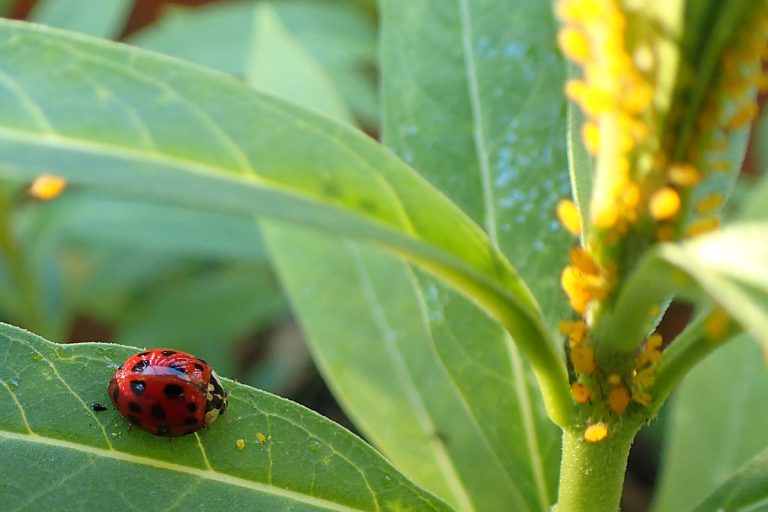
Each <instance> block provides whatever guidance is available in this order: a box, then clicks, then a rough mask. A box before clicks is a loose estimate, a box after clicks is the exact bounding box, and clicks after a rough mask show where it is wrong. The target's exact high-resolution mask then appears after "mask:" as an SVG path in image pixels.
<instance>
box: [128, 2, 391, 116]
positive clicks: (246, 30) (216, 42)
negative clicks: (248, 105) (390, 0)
mask: <svg viewBox="0 0 768 512" xmlns="http://www.w3.org/2000/svg"><path fill="white" fill-rule="evenodd" d="M266 3H267V2H258V3H257V2H215V3H210V4H207V5H203V6H200V7H195V8H189V7H181V6H171V7H169V8H168V9H167V10H166V11H165V13H164V16H162V17H161V18H160V20H158V21H157V22H155V23H153V24H152V25H150V26H149V27H147V28H145V29H143V30H141V31H139V32H137V33H136V34H134V35H132V36H131V37H130V38H129V39H128V41H129V42H130V43H131V44H135V45H137V46H140V47H142V48H147V49H150V50H155V51H159V52H163V53H166V54H168V55H174V56H176V57H181V58H183V59H187V60H190V61H192V62H196V63H198V64H202V65H204V66H208V67H211V68H213V69H219V70H221V71H225V72H227V73H231V74H233V75H236V76H240V77H243V78H245V77H247V76H248V74H249V68H251V67H252V61H253V57H254V51H255V50H256V49H257V48H258V46H259V44H258V40H259V39H260V38H262V37H263V35H262V34H260V33H259V31H260V24H261V23H262V21H263V20H262V19H261V16H262V14H261V13H260V9H261V8H262V7H263V6H264V4H266ZM270 7H271V9H270V10H272V9H274V14H276V15H277V17H278V18H279V23H280V24H281V25H284V29H285V30H286V31H287V32H288V33H289V34H290V36H291V37H292V38H293V39H294V42H293V43H292V44H294V45H296V46H298V47H301V48H302V49H303V50H304V51H306V52H308V53H309V54H310V55H311V56H312V58H313V59H314V60H316V61H317V62H318V63H320V64H321V65H322V66H323V67H325V68H326V69H327V70H328V71H329V74H330V80H331V81H332V82H333V83H334V84H335V86H336V87H338V89H339V90H340V91H341V93H342V95H343V96H344V98H345V99H346V101H347V102H348V104H349V106H350V107H351V109H352V110H353V111H354V113H355V115H356V116H357V117H358V119H361V120H362V121H363V122H364V123H365V124H366V125H371V126H375V124H376V122H377V119H378V102H377V99H376V91H375V84H374V80H373V76H374V74H375V73H374V60H375V53H376V52H375V47H376V45H375V39H376V31H375V24H374V22H373V20H372V19H370V18H369V17H367V16H365V15H364V13H363V12H361V11H362V10H363V9H361V8H360V7H355V6H353V5H352V3H351V2H327V1H325V0H298V1H296V0H292V1H289V2H285V1H279V2H273V3H270ZM262 12H263V11H262ZM200 34H205V37H200ZM259 51H262V50H259ZM279 53H281V52H275V55H277V54H279ZM316 65H317V64H312V66H313V67H314V66H316ZM286 67H287V66H286ZM294 73H295V71H294V72H291V71H288V72H287V73H286V76H287V75H293V74H294ZM281 75H282V74H281ZM270 78H271V79H272V80H279V79H280V76H277V77H270ZM289 85H290V87H291V88H293V87H299V86H301V85H302V83H301V82H300V83H296V84H289Z"/></svg>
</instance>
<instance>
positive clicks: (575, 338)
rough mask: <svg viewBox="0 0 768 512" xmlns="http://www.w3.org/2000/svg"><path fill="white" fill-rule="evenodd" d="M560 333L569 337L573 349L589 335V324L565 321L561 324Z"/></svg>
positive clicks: (581, 321) (580, 321)
mask: <svg viewBox="0 0 768 512" xmlns="http://www.w3.org/2000/svg"><path fill="white" fill-rule="evenodd" d="M560 332H562V333H563V334H566V335H567V336H568V341H569V343H570V345H571V347H575V346H576V345H578V344H579V343H581V342H582V341H584V337H585V336H586V334H587V324H586V323H585V322H584V321H583V320H573V321H572V320H564V321H562V322H560Z"/></svg>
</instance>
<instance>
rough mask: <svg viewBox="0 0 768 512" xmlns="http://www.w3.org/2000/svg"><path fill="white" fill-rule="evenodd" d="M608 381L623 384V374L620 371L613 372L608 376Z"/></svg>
mask: <svg viewBox="0 0 768 512" xmlns="http://www.w3.org/2000/svg"><path fill="white" fill-rule="evenodd" d="M608 383H609V384H613V385H614V386H617V385H619V384H621V375H619V374H618V373H612V374H610V375H609V376H608Z"/></svg>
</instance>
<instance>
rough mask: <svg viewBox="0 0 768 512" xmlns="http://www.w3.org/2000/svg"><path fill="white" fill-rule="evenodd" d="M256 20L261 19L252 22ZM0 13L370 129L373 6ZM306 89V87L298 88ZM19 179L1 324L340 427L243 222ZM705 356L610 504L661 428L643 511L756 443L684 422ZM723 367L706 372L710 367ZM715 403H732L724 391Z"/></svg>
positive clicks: (748, 176)
mask: <svg viewBox="0 0 768 512" xmlns="http://www.w3.org/2000/svg"><path fill="white" fill-rule="evenodd" d="M264 5H268V6H269V7H270V8H269V9H264V8H261V7H263V6H264ZM267 14H268V15H269V16H272V17H273V18H270V20H265V19H259V17H265V16H266V15H267ZM0 15H2V16H5V17H10V18H15V19H26V20H29V21H35V22H39V23H44V24H48V25H52V26H56V27H60V28H65V29H68V30H74V31H79V32H82V33H86V34H89V35H94V36H98V37H103V38H107V39H113V40H118V41H122V42H125V43H127V44H131V45H136V46H139V47H142V48H145V49H149V50H154V51H158V52H161V53H166V54H168V55H172V56H174V57H178V58H182V59H186V60H189V61H192V62H194V63H196V64H199V65H201V66H206V67H210V68H214V69H217V70H219V71H222V72H224V73H229V74H232V75H234V76H236V77H239V78H241V79H242V80H244V81H246V82H247V83H251V84H258V83H261V84H265V83H267V85H268V87H267V88H268V89H270V90H282V91H284V94H283V95H284V96H286V97H288V98H291V97H294V96H295V97H300V98H303V99H304V100H306V98H311V97H312V95H313V94H316V95H317V96H318V101H326V102H327V101H328V98H330V97H337V98H340V101H341V103H342V104H340V105H335V106H333V110H334V111H335V112H346V114H345V115H341V116H339V117H341V118H342V120H344V121H346V122H352V123H354V124H356V125H357V126H358V127H359V128H361V129H362V130H364V131H365V132H367V133H368V134H370V135H371V136H373V137H376V136H377V134H378V128H379V106H378V98H377V88H378V83H377V79H378V77H377V48H376V42H377V23H378V18H377V7H376V0H272V1H270V2H259V1H256V0H253V1H249V0H36V1H35V0H0ZM277 39H279V40H277ZM297 56H299V57H300V58H299V57H297ZM307 56H309V57H310V58H311V61H312V62H314V64H316V66H317V69H312V70H308V71H307V73H308V76H311V77H312V80H307V81H306V82H303V81H302V80H297V79H296V76H297V74H296V73H297V71H296V70H295V69H292V71H291V72H290V73H286V74H285V76H287V77H290V78H291V79H290V80H285V81H284V83H281V82H280V80H281V78H282V76H283V75H281V74H275V75H274V76H271V77H259V78H258V79H255V77H254V76H253V75H252V73H253V70H254V69H259V68H261V69H263V68H264V59H269V60H270V64H271V66H267V67H268V68H271V69H274V67H275V66H278V68H279V66H285V67H286V69H290V68H291V67H292V65H293V63H294V62H296V61H300V62H302V63H303V64H304V65H305V66H306V63H307V62H308V60H307ZM318 77H326V80H325V82H322V81H318ZM265 81H266V82H265ZM309 83H311V84H313V85H312V86H311V87H314V88H315V89H314V90H307V87H308V85H307V84H309ZM296 88H299V89H301V88H304V89H302V90H296ZM326 107H327V105H326ZM326 110H327V109H326ZM752 138H753V140H752V144H751V148H752V149H751V150H750V152H749V156H748V160H747V163H746V166H745V169H744V172H743V173H742V177H741V179H740V181H739V183H738V184H737V188H736V190H735V192H734V195H733V200H732V203H731V206H730V210H729V211H730V212H734V211H736V210H737V209H738V204H739V197H741V196H743V195H744V194H743V193H744V191H746V190H748V189H749V188H750V186H751V184H752V183H753V182H754V180H755V179H756V174H757V170H760V171H762V170H763V169H765V167H766V164H768V149H766V148H768V145H767V144H766V142H768V116H763V117H762V118H761V119H759V120H758V122H757V125H756V127H755V130H754V132H753V137H752ZM28 188H29V183H8V182H4V183H0V320H2V321H4V322H8V323H11V324H14V325H18V326H21V327H24V328H27V329H29V330H31V331H33V332H35V333H37V334H40V335H42V336H44V337H46V338H48V339H50V340H53V341H58V342H62V343H71V342H79V341H113V342H117V343H124V344H128V345H136V346H146V347H157V346H169V347H175V348H178V349H182V350H187V351H190V352H193V353H195V354H198V355H200V356H202V357H204V358H206V359H208V360H209V361H210V362H211V363H212V364H213V366H214V367H215V368H217V370H218V371H219V372H220V373H221V374H222V375H226V376H229V377H233V378H236V379H238V380H240V381H242V382H245V383H247V384H250V385H253V386H256V387H259V388H262V389H265V390H267V391H270V392H273V393H276V394H279V395H282V396H286V397H289V398H292V399H294V400H297V401H299V402H301V403H303V404H305V405H307V406H309V407H311V408H313V409H315V410H318V411H319V412H321V413H323V414H325V415H326V416H329V417H331V418H332V419H334V420H336V421H339V422H341V423H342V424H344V425H346V426H348V427H351V424H350V422H349V421H348V420H346V418H345V417H344V416H343V413H342V412H341V411H340V409H339V408H338V406H337V405H336V404H335V402H334V400H333V398H332V397H331V396H330V393H329V392H328V390H327V388H326V386H325V385H324V383H323V382H322V379H321V378H320V377H319V375H318V373H317V371H316V370H315V369H314V366H313V365H312V362H311V359H310V356H309V352H308V350H307V348H306V345H305V343H304V340H303V338H302V335H301V332H300V330H299V329H298V327H297V325H296V323H295V321H294V320H293V319H292V317H291V314H290V310H289V304H288V301H287V299H286V297H285V296H284V295H283V293H282V292H281V290H280V285H279V283H278V280H277V278H276V275H275V272H274V271H273V268H272V265H271V262H270V258H269V254H268V251H267V250H266V247H265V244H264V243H263V241H262V239H261V236H260V234H259V232H258V229H255V221H254V219H248V218H235V217H231V216H223V215H215V214H211V213H207V212H201V211H196V210H191V209H190V210H185V209H182V208H177V207H167V206H162V205H156V204H155V205H152V204H146V203H139V202H130V201H128V200H126V199H125V198H116V197H115V198H110V197H105V196H104V195H103V194H100V195H95V194H92V193H89V192H88V191H87V190H78V189H76V188H68V189H67V190H66V191H65V193H64V194H62V195H61V196H60V197H57V198H55V199H53V200H50V201H41V200H39V199H36V198H34V197H32V196H31V195H30V194H29V192H28ZM689 316H690V308H688V307H687V306H686V305H685V304H673V306H672V307H671V308H670V310H669V313H668V314H667V316H666V318H665V320H664V322H663V323H662V326H661V328H660V329H661V332H662V333H663V335H664V336H663V337H664V339H671V338H672V337H673V336H674V334H675V333H677V332H679V331H680V330H681V329H682V328H683V327H684V326H685V324H686V322H687V321H688V319H689ZM750 350H754V347H751V346H750V345H748V344H745V343H737V344H735V345H734V346H733V347H731V348H729V350H728V351H721V352H722V354H720V353H718V354H717V355H716V356H715V357H718V358H721V359H722V361H723V362H729V361H730V362H733V361H739V360H740V359H744V358H745V357H746V360H747V361H749V360H750V357H751V358H752V359H751V360H752V361H753V362H754V361H755V360H757V358H755V357H753V356H754V355H750V354H751V353H750ZM709 364H710V365H711V368H705V367H702V368H700V369H698V370H697V371H695V372H694V373H693V374H692V375H691V376H690V377H689V378H688V379H687V380H686V383H685V384H684V386H683V388H682V390H681V391H680V392H679V393H678V396H677V397H676V398H675V399H674V400H673V403H672V405H671V406H670V407H667V408H665V409H664V410H663V411H662V414H661V417H660V419H659V420H657V421H655V422H654V423H652V424H651V426H650V427H649V428H646V429H644V430H643V431H641V433H640V436H639V437H638V439H637V441H636V443H635V446H634V447H633V450H632V453H631V455H630V461H629V462H630V469H629V475H628V478H627V481H626V489H625V495H624V503H623V507H622V509H623V510H625V511H628V512H631V511H640V510H647V509H648V508H649V507H650V503H651V496H652V492H651V491H652V489H653V487H654V486H655V485H657V483H656V481H657V472H658V467H659V461H660V460H661V459H662V447H663V446H664V439H665V437H666V438H668V439H670V440H671V442H668V443H667V445H666V450H665V455H664V457H665V458H666V459H668V460H667V461H666V462H665V465H666V466H668V469H669V471H666V473H665V474H664V475H662V476H660V477H659V478H660V482H661V484H660V487H661V493H660V494H659V495H657V497H656V504H655V508H656V509H657V510H675V509H678V508H676V507H679V506H684V505H687V504H688V503H685V502H680V503H676V502H673V501H674V499H673V498H674V497H673V495H674V496H678V495H679V494H680V493H672V492H667V491H666V490H665V489H672V488H675V487H679V485H677V484H678V483H679V482H688V483H690V484H691V485H692V486H693V487H690V486H689V487H690V488H691V489H693V491H692V493H691V494H692V495H691V496H689V497H686V498H684V499H688V500H689V502H691V503H692V502H695V501H697V500H698V499H700V498H701V497H703V496H699V494H702V493H704V494H706V490H707V488H708V487H709V486H711V485H713V484H712V482H714V481H716V480H717V479H718V478H720V476H722V475H720V476H718V475H713V474H712V472H717V471H719V472H721V473H722V474H723V475H725V474H727V472H726V469H727V470H728V471H731V470H733V469H735V468H736V467H738V466H739V465H740V464H742V463H743V462H745V461H746V460H747V459H748V458H749V457H750V456H751V455H752V454H753V453H754V452H755V450H758V449H759V448H760V447H761V446H762V441H761V442H757V441H755V442H752V441H754V439H755V438H754V436H753V435H752V434H754V431H755V429H754V428H752V429H750V428H748V427H747V426H744V428H743V429H741V430H740V431H739V432H738V433H735V432H734V431H733V428H734V426H733V425H727V426H723V425H719V424H718V423H717V422H715V424H714V425H711V426H709V427H707V428H702V427H701V423H700V422H699V423H697V422H696V420H697V418H699V417H700V416H706V415H707V414H708V413H711V412H712V411H715V410H719V409H717V408H716V407H712V406H711V401H710V400H711V399H712V395H711V394H710V393H708V392H702V390H703V389H704V388H705V387H706V386H707V385H712V383H713V379H712V378H711V377H712V372H713V371H715V370H713V368H718V366H717V365H716V363H709ZM732 367H733V366H732V365H730V364H726V365H723V364H721V365H720V366H719V368H720V371H721V372H723V371H724V369H725V371H726V372H727V371H730V370H728V368H732ZM754 373H755V374H754V375H753V377H752V380H751V381H750V382H749V384H748V385H747V386H746V387H745V391H744V397H747V396H753V395H754V393H755V392H756V391H755V390H764V389H768V388H767V387H766V386H768V378H767V377H766V375H765V372H764V371H763V372H760V371H757V370H756V371H755V372H754ZM724 378H725V376H724ZM712 392H713V393H714V392H716V388H715V389H713V390H712ZM707 397H709V398H707ZM723 400H724V401H725V402H727V403H731V404H734V403H735V402H734V400H733V397H723ZM733 406H734V407H736V408H738V406H739V403H735V405H733ZM742 408H743V409H744V411H740V410H736V411H731V413H733V414H730V415H724V414H721V415H720V419H723V418H727V417H731V418H732V417H734V415H735V416H736V417H739V415H740V414H741V413H744V414H746V412H745V411H746V410H747V409H748V403H746V402H745V404H743V407H742ZM717 428H730V429H731V430H730V431H731V432H732V435H733V436H734V437H737V438H738V439H737V440H735V441H734V443H733V444H734V448H733V453H729V454H727V455H728V460H727V461H726V462H727V464H726V466H727V468H725V469H724V467H721V466H723V465H722V464H720V466H718V464H717V463H714V462H713V463H712V464H710V465H709V466H708V467H707V465H706V464H697V463H695V461H693V460H692V459H690V458H691V456H692V455H691V453H690V452H691V451H694V452H695V451H696V449H697V446H701V444H699V445H696V444H695V443H696V436H700V437H701V442H702V443H703V444H706V443H707V438H708V437H707V436H711V435H717V434H716V429H717ZM713 429H714V430H713ZM681 432H686V433H688V434H690V435H688V434H686V435H681ZM761 439H762V438H761ZM686 442H689V444H691V446H686ZM750 443H751V444H754V445H755V446H754V447H751V445H750ZM747 445H750V447H747ZM686 450H688V452H686ZM686 453H687V455H686ZM686 457H687V459H686ZM688 459H690V460H688ZM689 462H690V464H689ZM696 468H698V469H696ZM708 468H710V469H708ZM697 471H698V472H700V473H702V474H697ZM686 485H687V484H686ZM697 486H698V487H697ZM697 493H698V494H697ZM681 499H683V498H681ZM671 500H672V501H671Z"/></svg>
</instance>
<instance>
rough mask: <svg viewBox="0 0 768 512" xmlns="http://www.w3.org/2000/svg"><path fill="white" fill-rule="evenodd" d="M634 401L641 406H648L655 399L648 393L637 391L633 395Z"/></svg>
mask: <svg viewBox="0 0 768 512" xmlns="http://www.w3.org/2000/svg"><path fill="white" fill-rule="evenodd" d="M632 400H634V401H635V402H637V403H639V404H640V405H645V406H648V405H651V402H652V401H653V397H652V396H651V394H650V393H648V392H647V391H635V392H634V393H632Z"/></svg>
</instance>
